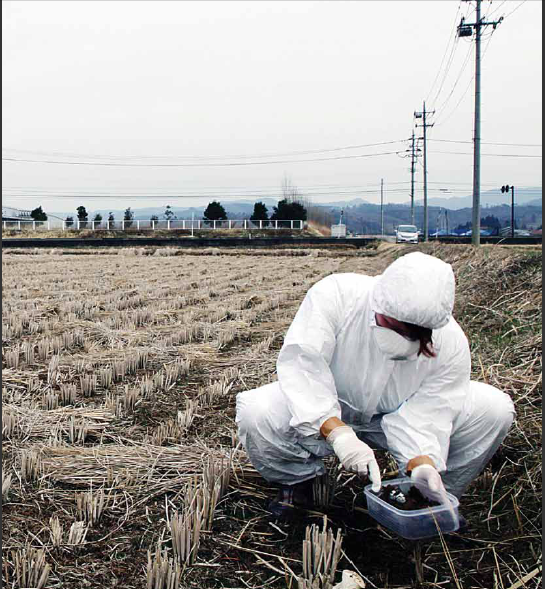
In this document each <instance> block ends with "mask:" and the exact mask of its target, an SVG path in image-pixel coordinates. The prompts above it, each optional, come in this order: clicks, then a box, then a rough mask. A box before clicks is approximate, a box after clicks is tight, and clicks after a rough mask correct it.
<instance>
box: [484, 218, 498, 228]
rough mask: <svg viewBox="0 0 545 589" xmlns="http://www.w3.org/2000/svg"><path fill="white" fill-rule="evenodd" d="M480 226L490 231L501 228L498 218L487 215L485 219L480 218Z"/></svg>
mask: <svg viewBox="0 0 545 589" xmlns="http://www.w3.org/2000/svg"><path fill="white" fill-rule="evenodd" d="M481 225H482V226H483V227H490V228H491V229H499V228H500V227H501V222H500V220H499V219H498V217H495V216H494V215H487V216H486V217H482V218H481Z"/></svg>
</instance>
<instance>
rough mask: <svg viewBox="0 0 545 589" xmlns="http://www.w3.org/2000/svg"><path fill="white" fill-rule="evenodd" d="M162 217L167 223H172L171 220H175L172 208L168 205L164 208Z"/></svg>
mask: <svg viewBox="0 0 545 589" xmlns="http://www.w3.org/2000/svg"><path fill="white" fill-rule="evenodd" d="M163 217H164V218H165V219H166V220H167V221H172V219H176V215H175V214H174V211H173V210H172V207H171V206H170V205H167V206H166V207H165V212H164V213H163Z"/></svg>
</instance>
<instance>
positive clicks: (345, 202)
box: [316, 198, 371, 208]
mask: <svg viewBox="0 0 545 589" xmlns="http://www.w3.org/2000/svg"><path fill="white" fill-rule="evenodd" d="M366 204H371V203H370V202H369V201H367V200H363V198H354V199H353V200H339V201H337V202H317V203H316V206H318V207H335V208H342V207H357V206H359V205H366Z"/></svg>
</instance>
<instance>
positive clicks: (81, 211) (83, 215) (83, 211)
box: [76, 207, 89, 223]
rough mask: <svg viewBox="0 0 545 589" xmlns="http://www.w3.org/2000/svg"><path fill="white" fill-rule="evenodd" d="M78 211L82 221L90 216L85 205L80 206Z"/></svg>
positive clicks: (79, 218)
mask: <svg viewBox="0 0 545 589" xmlns="http://www.w3.org/2000/svg"><path fill="white" fill-rule="evenodd" d="M76 211H77V213H78V220H79V221H80V222H82V223H84V222H86V221H87V219H88V218H89V214H88V213H87V210H86V209H85V207H78V208H77V209H76Z"/></svg>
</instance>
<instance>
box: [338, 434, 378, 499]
mask: <svg viewBox="0 0 545 589" xmlns="http://www.w3.org/2000/svg"><path fill="white" fill-rule="evenodd" d="M327 441H328V442H329V443H330V444H331V445H332V446H333V450H334V452H335V454H336V455H337V456H338V457H339V460H340V461H341V463H342V465H343V466H344V468H345V469H346V470H348V471H349V472H355V473H356V474H358V475H360V476H368V477H369V479H370V480H371V483H372V484H373V487H372V489H373V491H374V492H375V493H378V492H379V491H380V485H381V480H380V469H379V467H378V463H377V461H376V459H375V453H374V452H373V450H372V449H371V448H370V447H369V446H368V445H367V444H366V443H365V442H362V441H361V440H360V439H358V436H357V435H356V433H355V432H354V430H353V429H352V428H351V427H348V426H347V425H343V426H340V427H337V428H335V429H334V430H333V431H332V432H331V433H330V434H329V436H328V437H327Z"/></svg>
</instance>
